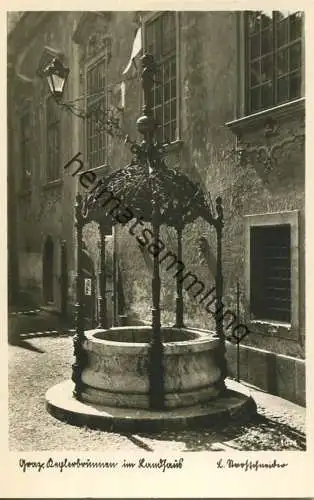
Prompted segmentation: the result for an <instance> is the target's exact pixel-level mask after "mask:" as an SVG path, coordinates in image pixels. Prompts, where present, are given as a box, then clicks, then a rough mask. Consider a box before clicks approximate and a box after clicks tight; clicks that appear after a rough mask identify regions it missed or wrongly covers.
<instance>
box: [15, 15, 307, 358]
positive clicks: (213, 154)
mask: <svg viewBox="0 0 314 500" xmlns="http://www.w3.org/2000/svg"><path fill="white" fill-rule="evenodd" d="M105 14H106V15H105V16H103V17H97V14H95V13H94V14H93V13H84V14H83V15H82V16H81V13H75V12H71V13H69V12H67V13H50V14H49V16H48V19H46V20H45V22H44V24H43V26H42V29H38V28H37V30H36V40H35V42H34V47H33V48H32V50H33V51H34V53H36V52H40V51H41V50H42V48H43V46H45V45H50V46H56V47H57V48H58V49H60V50H61V51H63V52H64V53H65V55H66V58H67V62H68V64H69V66H70V68H71V72H70V77H69V82H68V87H67V93H66V96H65V98H66V99H71V98H72V99H73V98H75V97H78V96H79V95H81V94H83V93H84V71H85V68H86V65H88V64H89V63H90V62H91V61H92V60H94V59H95V57H97V53H100V52H101V51H103V50H104V49H105V48H106V47H107V48H108V45H107V44H108V40H110V44H109V45H110V58H109V59H108V78H107V81H108V86H109V87H110V90H112V89H115V88H116V87H117V85H116V84H119V83H120V81H121V74H122V71H123V69H124V68H125V66H126V64H127V62H128V59H129V56H130V52H131V47H132V42H133V37H134V33H135V29H136V27H137V19H138V17H137V15H136V13H135V12H122V11H121V12H110V13H105ZM84 16H85V17H84ZM95 16H96V17H97V19H96V17H95ZM236 16H237V14H236V13H234V12H180V13H179V18H180V48H179V54H180V57H179V61H180V109H181V113H180V141H179V142H178V143H176V144H173V145H172V146H171V148H169V154H168V158H167V163H168V164H169V165H170V166H173V167H177V168H179V169H180V170H181V171H183V172H185V173H186V174H187V175H189V176H190V178H191V179H192V180H193V181H197V182H200V184H201V186H202V188H203V190H204V191H205V192H206V193H208V197H209V193H210V196H211V198H212V200H213V201H214V200H215V198H216V197H217V196H222V199H223V206H224V214H225V228H224V238H223V275H224V303H225V306H226V307H228V308H230V309H231V310H233V311H234V312H236V304H237V296H236V293H237V282H238V283H239V288H240V303H239V308H240V317H241V319H242V320H245V321H249V318H248V316H247V312H248V311H247V303H246V299H245V286H246V275H245V272H246V271H245V268H246V262H245V216H246V215H249V214H256V213H264V212H279V211H286V210H296V209H297V210H299V211H300V322H299V331H298V332H297V335H296V336H295V337H294V338H289V336H288V337H285V336H284V335H279V336H276V335H273V334H272V333H271V332H270V330H269V328H264V330H263V331H257V330H258V328H257V327H254V329H253V328H252V329H251V330H252V333H251V334H250V335H249V336H248V337H247V338H246V339H245V340H244V341H243V342H244V344H245V345H247V346H249V345H250V346H252V347H254V348H256V349H262V350H267V351H270V352H276V353H278V352H279V353H282V354H285V355H288V356H292V357H294V358H303V357H304V291H303V288H304V286H303V285H304V245H303V243H304V152H303V151H302V148H298V147H295V145H294V143H291V144H288V145H287V147H285V148H284V152H283V153H282V154H281V153H279V156H278V157H277V164H276V166H275V168H274V170H272V171H267V169H265V165H263V163H259V162H258V161H254V162H253V163H252V162H251V163H250V162H248V163H247V164H245V165H242V166H240V165H238V164H237V163H236V159H235V156H234V155H233V154H232V153H231V154H230V151H232V149H233V148H234V146H235V142H236V135H237V134H238V132H239V130H238V129H237V127H227V126H226V123H227V122H230V121H232V120H234V118H235V110H236V109H237V108H238V106H237V96H238V79H237V74H238V73H237V31H236V26H237V22H236ZM26 20H27V19H26ZM25 22H26V21H25ZM72 37H74V39H75V41H74V40H73V38H72ZM132 77H134V78H133V79H130V80H128V81H126V107H125V110H124V111H123V112H122V113H121V115H120V119H121V124H122V128H123V130H124V131H125V133H128V134H129V135H130V136H131V138H132V139H136V138H137V139H139V137H138V135H137V132H136V127H135V122H136V119H137V118H138V116H139V115H140V113H141V88H140V80H139V78H137V77H136V74H135V73H134V71H133V73H132ZM20 89H21V84H16V89H15V95H20V97H21V96H22V95H24V94H21V91H20ZM25 92H26V94H27V92H28V93H29V95H30V96H31V98H32V99H33V102H34V158H33V162H34V163H33V173H32V194H31V197H28V198H27V197H24V198H23V197H22V198H21V197H18V215H17V220H18V221H19V231H18V240H19V243H18V245H19V251H20V253H21V258H22V259H24V261H25V259H26V261H30V260H29V259H32V266H34V268H35V269H37V270H38V272H36V273H33V276H34V279H35V281H36V286H39V287H41V277H40V271H39V270H40V266H41V258H42V257H41V256H42V247H43V242H44V239H45V237H46V236H47V235H48V234H49V235H51V236H52V238H53V240H54V242H55V245H56V246H58V245H59V243H60V240H61V239H66V240H67V245H68V255H69V275H70V283H69V294H70V298H71V301H72V302H73V300H74V292H75V284H74V281H73V280H74V274H75V252H74V249H75V233H74V225H73V222H74V220H73V217H74V213H73V204H74V196H75V193H76V190H77V183H78V180H77V179H75V178H73V177H72V176H71V175H70V174H68V173H65V172H63V173H62V179H61V183H60V184H59V185H57V186H44V183H43V176H42V175H43V174H42V171H43V166H44V163H45V152H44V144H45V137H44V134H45V126H44V123H45V122H44V112H43V109H44V108H43V106H44V96H45V92H46V91H45V90H44V87H43V83H42V82H41V81H39V80H38V79H35V80H34V82H33V83H32V84H31V87H30V89H28V90H27V91H25ZM13 99H14V97H13ZM21 99H22V100H23V97H21ZM111 99H112V102H114V99H115V97H114V92H113V94H111ZM16 116H18V113H17V114H16ZM62 116H63V117H62V131H63V133H62V137H63V141H62V161H63V162H64V163H66V162H67V161H68V160H69V159H70V158H72V157H73V156H74V155H75V154H76V153H77V152H78V151H80V152H82V159H83V160H84V164H85V168H86V169H87V168H88V164H87V159H86V154H85V146H84V126H83V122H82V121H80V120H79V119H78V118H75V117H73V116H71V115H70V114H66V113H65V112H64V113H63V115H62ZM303 121H304V118H302V113H301V115H300V116H299V117H296V118H293V119H292V118H291V116H290V117H289V118H285V117H279V118H278V124H279V129H278V134H279V135H277V136H276V137H274V138H272V139H270V140H271V141H274V142H275V141H278V140H279V139H280V140H282V139H284V138H287V137H289V136H290V137H291V135H293V134H294V133H295V131H296V130H299V129H300V128H302V122H303ZM264 125H265V123H264V121H263V120H257V121H256V122H255V124H254V126H253V125H252V124H251V125H250V126H249V127H247V129H245V130H241V133H242V139H241V140H243V141H244V142H246V143H247V144H248V145H254V144H260V143H261V144H263V143H264V142H265V136H264V135H263V134H264ZM292 152H293V154H292ZM15 154H16V158H18V144H17V143H16V144H15ZM130 159H131V153H130V151H129V148H128V147H127V146H124V145H123V144H122V143H121V141H119V140H118V139H116V138H110V139H109V140H108V157H107V165H106V166H105V167H104V168H102V169H101V171H99V172H98V174H99V175H105V174H107V173H109V172H110V171H112V170H114V169H117V168H121V167H123V166H124V165H126V164H127V163H128V162H129V161H130ZM81 190H82V192H83V189H82V188H81ZM17 194H18V193H17ZM130 225H131V223H130V224H129V226H130ZM84 237H85V241H86V245H87V246H88V249H89V252H90V255H91V256H92V258H93V260H94V264H95V269H98V261H97V259H98V258H99V249H98V228H97V225H96V224H94V225H91V226H90V227H88V228H86V229H85V231H84ZM200 237H203V238H205V239H206V240H207V242H208V245H209V248H210V249H211V256H209V257H210V258H208V259H206V258H205V259H204V258H203V257H204V256H201V255H200V250H199V239H200ZM161 238H162V240H163V241H164V243H165V245H166V247H167V249H169V250H170V251H175V244H176V239H175V233H174V232H173V231H172V230H169V229H167V228H162V231H161ZM27 242H28V243H27ZM117 242H118V260H119V267H120V271H121V276H122V285H123V291H124V296H125V301H126V312H127V313H128V314H129V315H134V314H136V315H137V316H138V317H139V318H140V319H141V320H143V321H150V317H151V316H150V315H151V312H150V308H151V266H150V256H149V255H145V252H144V254H143V252H142V251H141V250H140V248H139V245H138V243H137V241H136V237H135V236H134V235H132V234H130V232H129V227H125V228H118V229H117ZM215 244H216V242H215V231H214V230H213V229H212V228H211V227H209V226H208V225H207V224H206V223H204V221H201V220H198V221H196V223H194V224H192V225H189V226H187V227H186V228H185V230H184V233H183V261H184V263H185V265H186V267H187V268H188V269H189V270H190V271H191V272H194V273H195V274H196V275H197V276H198V277H199V278H200V279H202V280H203V281H204V283H205V285H206V287H207V289H210V288H211V287H212V286H213V285H214V278H213V275H214V272H213V268H214V256H215ZM26 248H27V250H26ZM25 252H26V253H27V252H29V255H30V257H25ZM201 257H202V258H201ZM34 259H35V260H34ZM56 259H58V257H56ZM35 261H36V262H35ZM21 265H22V260H20V266H21ZM23 265H24V264H23ZM56 269H57V270H58V262H56ZM56 272H57V275H56V289H58V279H59V275H58V273H59V271H56ZM23 273H24V271H23ZM23 273H22V275H23V276H24V277H23V280H24V281H23V283H25V279H26V277H25V273H24V274H23ZM161 277H162V283H163V285H162V297H161V306H162V320H163V323H164V324H172V323H173V321H174V310H175V287H176V285H175V280H174V278H173V275H172V274H171V273H169V272H166V270H165V268H164V267H163V266H161ZM57 305H58V302H57ZM185 318H186V323H187V326H192V325H193V326H195V327H199V328H205V329H209V330H212V329H213V328H214V322H213V318H212V317H211V316H209V315H208V314H207V313H206V311H205V310H204V308H202V307H200V306H199V305H198V304H197V302H196V301H195V299H193V297H191V296H190V295H189V294H188V293H185ZM243 349H246V347H245V346H243ZM245 352H246V351H245ZM254 352H255V351H254ZM252 359H253V358H252ZM252 363H253V361H252ZM252 366H253V365H252Z"/></svg>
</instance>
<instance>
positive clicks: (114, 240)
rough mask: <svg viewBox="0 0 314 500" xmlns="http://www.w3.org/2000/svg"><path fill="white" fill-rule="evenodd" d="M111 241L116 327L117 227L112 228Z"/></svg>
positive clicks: (115, 320) (116, 321) (113, 310)
mask: <svg viewBox="0 0 314 500" xmlns="http://www.w3.org/2000/svg"><path fill="white" fill-rule="evenodd" d="M112 233H113V234H112V239H113V263H112V267H113V269H112V274H113V280H112V285H113V291H112V313H113V314H112V325H113V326H117V324H118V312H117V311H118V272H117V226H116V224H114V226H113V228H112Z"/></svg>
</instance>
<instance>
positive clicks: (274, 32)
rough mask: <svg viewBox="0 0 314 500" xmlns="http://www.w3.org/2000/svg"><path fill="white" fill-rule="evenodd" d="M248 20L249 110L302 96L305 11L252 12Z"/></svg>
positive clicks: (257, 109)
mask: <svg viewBox="0 0 314 500" xmlns="http://www.w3.org/2000/svg"><path fill="white" fill-rule="evenodd" d="M245 20H246V21H245V24H246V58H247V85H246V86H247V102H246V110H247V112H248V113H254V112H257V111H259V110H262V109H266V108H269V107H271V106H275V105H278V104H282V103H284V102H287V101H290V100H294V99H297V98H298V97H301V79H302V31H303V13H302V12H290V11H280V12H279V11H270V12H266V11H250V12H246V17H245Z"/></svg>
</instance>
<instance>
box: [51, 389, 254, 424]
mask: <svg viewBox="0 0 314 500" xmlns="http://www.w3.org/2000/svg"><path fill="white" fill-rule="evenodd" d="M226 386H227V390H226V391H225V392H224V393H223V394H222V395H220V396H219V397H217V398H216V399H214V400H211V401H208V402H206V403H201V404H197V405H194V406H189V407H184V408H175V409H171V410H166V411H158V412H157V411H150V410H146V409H135V408H111V407H105V406H101V405H96V404H91V403H85V402H84V403H83V402H80V401H77V400H76V399H75V398H74V397H73V388H74V384H73V382H72V381H71V380H66V381H64V382H61V383H59V384H57V385H55V386H53V387H51V388H50V389H49V390H48V391H47V393H46V408H47V410H48V412H49V413H50V414H51V415H52V416H54V417H55V418H57V419H58V420H62V421H64V422H67V423H69V424H72V425H77V426H88V427H89V428H93V429H102V430H107V431H112V432H116V431H117V432H119V431H120V432H121V431H131V432H158V431H161V430H177V429H188V428H195V427H210V425H213V424H215V423H217V422H222V421H226V420H232V419H239V418H249V417H250V416H252V415H253V414H254V413H255V412H256V405H255V402H254V401H253V399H252V398H251V396H250V392H249V390H248V389H247V388H246V387H244V386H242V385H241V384H238V383H236V382H234V381H231V380H226Z"/></svg>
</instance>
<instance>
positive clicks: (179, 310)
mask: <svg viewBox="0 0 314 500" xmlns="http://www.w3.org/2000/svg"><path fill="white" fill-rule="evenodd" d="M177 243H178V247H177V253H178V270H177V273H176V285H177V296H176V324H175V326H176V328H183V327H184V321H183V308H184V304H183V281H182V279H181V278H182V269H181V268H180V267H181V265H182V264H181V263H182V227H181V226H178V227H177ZM180 271H181V272H180Z"/></svg>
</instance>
